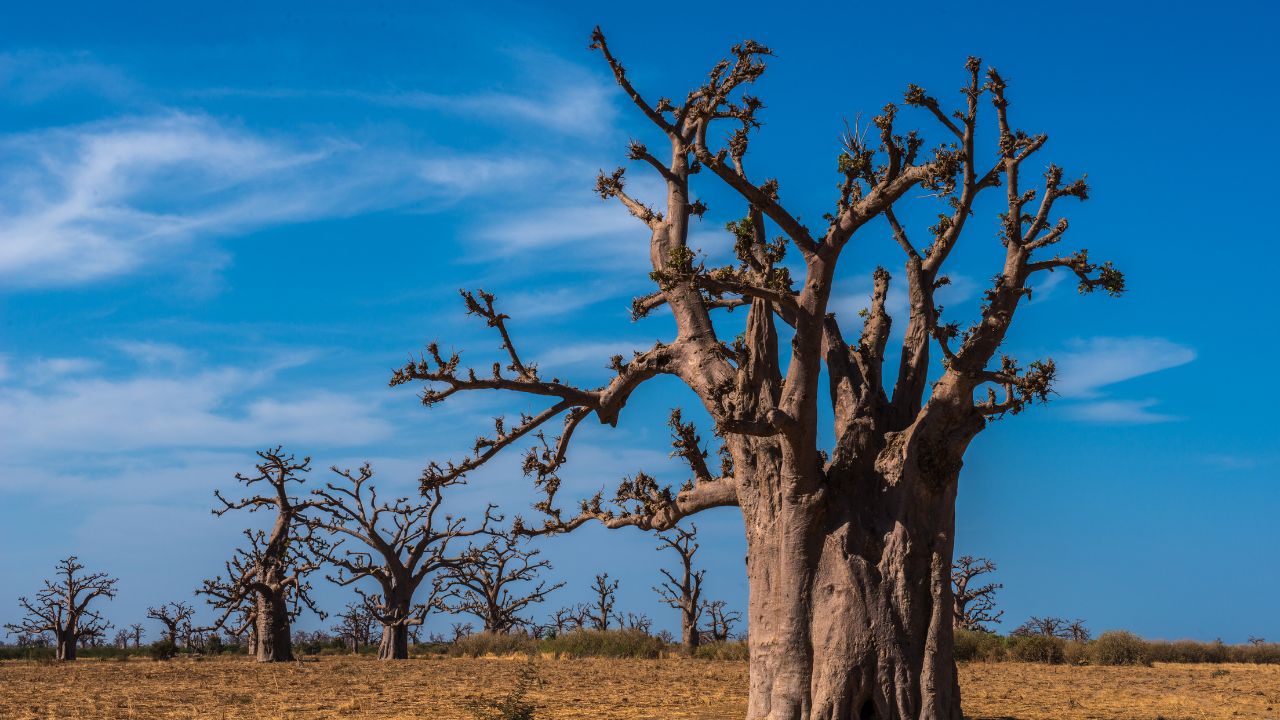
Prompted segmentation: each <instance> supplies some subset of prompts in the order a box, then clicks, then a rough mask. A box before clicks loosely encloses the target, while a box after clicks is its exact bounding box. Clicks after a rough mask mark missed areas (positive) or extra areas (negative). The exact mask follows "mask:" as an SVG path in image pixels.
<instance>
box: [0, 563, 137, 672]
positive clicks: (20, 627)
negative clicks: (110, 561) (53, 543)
mask: <svg viewBox="0 0 1280 720" xmlns="http://www.w3.org/2000/svg"><path fill="white" fill-rule="evenodd" d="M81 570H84V565H81V564H80V562H79V560H78V558H76V556H75V555H72V556H71V557H68V558H67V559H65V560H60V561H58V565H57V569H56V572H55V575H54V578H53V579H52V580H45V581H44V589H42V590H40V592H38V593H36V596H35V598H33V599H27V598H26V597H20V598H18V604H19V605H21V606H22V609H23V611H24V612H25V613H26V616H24V617H23V618H22V620H20V621H18V622H17V623H6V624H5V626H4V627H5V630H7V631H8V633H9V634H10V635H16V636H18V637H19V638H22V637H31V636H43V635H44V633H46V632H48V633H52V634H53V638H54V641H55V642H56V643H57V650H56V655H55V657H56V658H57V659H58V660H59V661H65V662H69V661H71V660H75V659H76V650H77V649H78V648H79V647H80V644H81V641H92V640H93V639H94V638H102V637H105V636H106V633H107V630H108V629H109V628H111V627H113V626H112V624H111V623H109V622H107V621H106V620H105V619H103V617H102V616H101V615H100V614H98V612H97V611H96V610H90V609H89V603H91V602H93V601H94V600H97V599H98V598H106V599H108V600H109V599H111V598H114V597H115V596H116V579H115V578H113V577H110V576H108V575H107V574H106V573H101V572H97V573H82V572H81Z"/></svg>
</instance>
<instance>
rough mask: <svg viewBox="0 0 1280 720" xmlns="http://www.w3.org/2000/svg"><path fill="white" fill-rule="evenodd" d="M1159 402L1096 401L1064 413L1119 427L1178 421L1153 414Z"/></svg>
mask: <svg viewBox="0 0 1280 720" xmlns="http://www.w3.org/2000/svg"><path fill="white" fill-rule="evenodd" d="M1158 403H1159V400H1157V399H1155V398H1147V399H1145V400H1098V401H1094V402H1086V403H1075V404H1071V405H1067V406H1066V407H1065V409H1064V412H1065V413H1066V415H1067V416H1068V417H1070V418H1071V419H1073V420H1080V421H1082V422H1092V423H1108V424H1119V425H1149V424H1151V423H1164V422H1172V421H1174V420H1179V419H1181V418H1179V417H1178V416H1176V415H1167V414H1165V413H1159V412H1154V411H1153V410H1152V409H1151V408H1153V407H1154V406H1155V405H1156V404H1158Z"/></svg>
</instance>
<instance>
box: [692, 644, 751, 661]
mask: <svg viewBox="0 0 1280 720" xmlns="http://www.w3.org/2000/svg"><path fill="white" fill-rule="evenodd" d="M749 656H750V649H749V648H748V647H747V642H746V641H745V640H729V641H725V642H709V643H703V644H702V645H699V646H698V652H697V653H696V654H695V655H694V657H696V658H701V659H703V660H727V661H735V662H736V661H741V662H745V661H746V660H747V659H748V657H749Z"/></svg>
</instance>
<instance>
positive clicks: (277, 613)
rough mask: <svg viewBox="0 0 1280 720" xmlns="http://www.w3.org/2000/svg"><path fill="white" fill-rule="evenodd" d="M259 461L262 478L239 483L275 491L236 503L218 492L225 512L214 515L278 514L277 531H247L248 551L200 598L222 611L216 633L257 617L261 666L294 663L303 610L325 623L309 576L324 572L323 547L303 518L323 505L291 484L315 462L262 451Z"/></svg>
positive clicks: (244, 477)
mask: <svg viewBox="0 0 1280 720" xmlns="http://www.w3.org/2000/svg"><path fill="white" fill-rule="evenodd" d="M258 457H259V458H260V460H261V462H259V463H258V464H257V466H256V468H257V475H252V476H249V475H242V474H240V473H236V479H237V480H239V481H240V482H242V483H244V485H245V486H246V487H248V488H251V489H253V488H256V487H262V486H266V487H268V488H269V489H268V490H264V491H263V492H262V493H261V494H259V495H252V496H249V497H245V498H242V499H240V500H236V501H234V502H233V501H231V500H228V499H226V498H225V497H223V495H222V493H221V492H219V491H217V490H215V491H214V495H215V497H217V498H218V500H219V501H220V502H221V503H222V507H219V508H215V509H214V511H213V514H214V515H218V516H222V515H224V514H226V513H227V512H229V511H231V510H243V509H247V510H249V512H257V511H258V510H267V511H272V512H275V520H274V522H273V523H272V526H271V529H270V531H264V530H254V529H248V530H245V531H244V535H245V538H247V539H248V541H249V542H248V547H246V548H239V549H237V550H236V552H235V555H234V556H233V557H232V558H231V559H230V560H228V561H227V563H226V573H227V575H226V578H223V577H222V576H217V577H215V578H213V579H211V580H205V581H204V585H203V587H202V588H201V589H200V590H197V591H196V592H197V594H201V595H205V596H207V597H208V598H209V602H210V603H211V604H212V605H213V606H214V607H215V608H217V609H219V610H222V615H221V617H219V618H218V620H217V621H216V622H215V623H214V624H213V626H211V628H210V629H220V628H222V627H223V626H225V625H226V623H227V622H228V621H229V620H230V619H231V618H232V617H233V616H239V617H240V618H245V617H246V616H247V617H251V618H252V620H253V622H254V625H255V633H254V642H253V645H254V646H255V648H254V649H256V651H257V658H258V662H282V661H288V660H292V659H293V641H292V637H291V632H290V623H291V622H292V620H293V619H294V618H296V617H297V615H298V614H299V613H300V612H301V611H302V607H303V606H306V607H308V608H310V609H311V610H312V612H315V613H316V614H317V615H319V616H320V617H324V613H322V612H320V610H318V609H317V608H316V606H315V604H314V603H313V602H312V601H311V595H310V590H311V586H310V584H309V583H307V581H306V576H307V574H309V573H311V572H312V571H314V570H316V569H318V568H319V567H320V563H319V561H318V560H316V559H315V558H314V557H313V556H312V554H311V551H312V550H313V549H314V548H316V547H317V546H318V545H319V544H320V542H321V541H320V540H318V539H316V538H314V537H312V534H311V532H310V530H309V526H308V525H307V522H306V520H305V517H304V515H303V513H304V512H305V511H306V510H308V509H311V508H313V507H315V506H316V504H317V503H316V502H315V501H311V500H307V501H302V500H299V499H298V498H296V497H294V496H292V495H290V494H289V484H290V483H302V482H303V479H302V478H301V477H300V474H301V473H306V472H309V471H310V469H311V467H310V466H311V458H303V460H302V462H298V461H297V458H296V457H295V456H293V455H289V454H286V453H284V452H283V450H282V448H280V447H276V448H273V449H270V450H262V451H259V452H258ZM246 605H252V606H253V608H252V610H251V611H248V612H246Z"/></svg>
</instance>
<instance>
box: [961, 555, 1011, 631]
mask: <svg viewBox="0 0 1280 720" xmlns="http://www.w3.org/2000/svg"><path fill="white" fill-rule="evenodd" d="M995 570H996V564H995V563H993V562H991V561H990V560H988V559H987V558H975V557H973V556H972V555H963V556H961V557H960V558H959V559H957V560H956V561H955V563H954V564H953V565H952V566H951V594H952V597H953V599H954V601H955V613H954V614H953V616H952V618H953V620H954V622H955V626H956V627H957V628H962V629H964V630H982V631H987V632H989V631H990V630H991V628H990V627H988V623H997V624H998V623H999V622H1000V617H1001V616H1002V615H1004V611H1003V610H996V598H995V595H996V591H997V590H999V589H1000V588H1002V587H1004V585H1002V584H1000V583H987V584H986V585H974V580H975V579H976V578H979V577H981V576H983V575H986V574H987V573H992V572H995Z"/></svg>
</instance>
